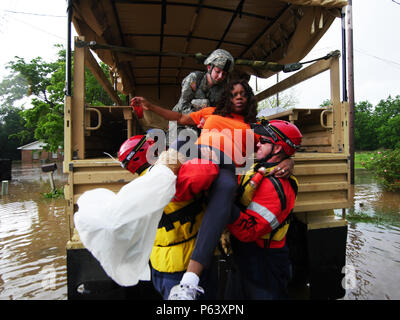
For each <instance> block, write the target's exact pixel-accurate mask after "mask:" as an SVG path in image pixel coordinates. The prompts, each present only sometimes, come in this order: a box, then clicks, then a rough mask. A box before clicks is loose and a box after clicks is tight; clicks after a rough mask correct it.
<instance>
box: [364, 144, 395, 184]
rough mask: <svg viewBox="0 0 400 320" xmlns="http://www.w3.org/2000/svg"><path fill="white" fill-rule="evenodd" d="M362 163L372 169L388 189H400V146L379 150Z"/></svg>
mask: <svg viewBox="0 0 400 320" xmlns="http://www.w3.org/2000/svg"><path fill="white" fill-rule="evenodd" d="M362 165H363V166H364V167H365V168H366V169H368V170H370V171H371V172H372V173H373V174H374V175H375V176H376V177H377V179H378V181H379V183H380V184H381V185H382V186H383V187H384V188H385V189H386V190H388V191H400V148H398V149H395V150H384V151H377V152H375V153H373V154H372V156H370V157H369V158H368V159H366V160H365V161H363V162H362Z"/></svg>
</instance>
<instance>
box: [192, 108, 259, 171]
mask: <svg viewBox="0 0 400 320" xmlns="http://www.w3.org/2000/svg"><path fill="white" fill-rule="evenodd" d="M214 110H215V107H208V108H204V109H201V110H199V111H196V112H192V113H190V114H189V115H190V117H191V118H192V119H193V121H194V122H195V123H196V124H199V123H200V121H201V119H202V118H204V119H205V123H204V126H203V129H202V131H201V135H200V137H199V138H198V139H197V142H196V143H197V144H202V145H208V146H212V147H214V148H216V149H218V150H220V151H222V152H224V153H225V154H226V155H228V156H229V157H230V158H231V159H232V160H233V161H234V162H235V164H236V165H239V166H240V165H243V164H244V163H245V158H244V157H245V156H246V154H247V155H251V154H252V153H253V152H254V146H255V145H256V143H257V141H258V136H257V135H255V134H254V132H253V130H251V128H250V125H249V124H248V123H245V122H244V118H243V116H242V115H239V114H236V113H231V114H230V116H232V117H228V116H226V117H223V116H219V115H214V114H213V112H214ZM246 139H247V141H246ZM247 143H250V145H248V144H247ZM246 147H247V149H248V150H246Z"/></svg>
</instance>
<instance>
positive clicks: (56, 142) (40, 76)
mask: <svg viewBox="0 0 400 320" xmlns="http://www.w3.org/2000/svg"><path fill="white" fill-rule="evenodd" d="M56 47H58V48H59V52H58V55H57V59H56V61H54V62H46V61H43V60H42V58H40V57H37V58H35V59H32V60H31V61H30V62H26V61H25V60H24V59H23V58H20V57H15V60H14V61H10V62H9V63H8V68H10V69H11V70H12V73H13V74H14V76H16V77H21V78H22V79H24V80H25V83H26V84H27V87H26V86H25V87H23V86H22V85H21V87H23V88H25V89H26V88H28V90H27V94H28V95H31V96H33V98H32V101H31V104H32V108H29V109H23V110H21V112H20V115H21V117H22V119H23V121H24V122H25V128H24V129H23V130H20V131H19V132H18V134H17V135H18V137H20V138H22V137H26V136H28V133H29V132H32V131H33V132H34V138H35V139H37V140H42V141H44V142H45V143H47V146H46V147H45V148H46V150H48V151H53V152H55V151H56V150H57V149H58V148H59V147H62V148H63V145H64V89H65V49H64V48H63V47H62V46H61V45H56ZM101 67H102V69H103V71H105V73H106V75H107V74H108V73H107V72H106V70H107V66H106V65H104V64H101ZM85 75H86V102H87V103H88V104H91V105H112V104H113V102H112V100H111V98H110V97H109V96H108V95H107V93H105V91H104V89H103V88H102V87H101V85H100V84H99V83H98V82H97V81H96V80H95V78H94V76H93V75H92V74H91V72H89V71H88V70H86V74H85ZM15 89H16V88H15ZM18 92H20V91H18Z"/></svg>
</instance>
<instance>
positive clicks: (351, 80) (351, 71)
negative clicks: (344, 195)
mask: <svg viewBox="0 0 400 320" xmlns="http://www.w3.org/2000/svg"><path fill="white" fill-rule="evenodd" d="M352 2H353V1H352V0H348V1H347V3H348V5H347V32H348V34H347V39H348V42H347V51H348V55H347V57H348V58H347V59H348V60H347V62H348V63H347V64H348V95H349V106H350V112H349V131H350V132H349V140H350V141H349V144H350V146H349V149H350V150H349V151H350V183H351V184H354V64H353V3H352Z"/></svg>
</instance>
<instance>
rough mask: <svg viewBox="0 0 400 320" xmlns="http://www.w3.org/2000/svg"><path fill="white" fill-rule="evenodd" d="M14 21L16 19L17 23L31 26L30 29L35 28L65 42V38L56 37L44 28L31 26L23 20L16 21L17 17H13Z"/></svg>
mask: <svg viewBox="0 0 400 320" xmlns="http://www.w3.org/2000/svg"><path fill="white" fill-rule="evenodd" d="M12 19H14V20H15V21H18V22H20V23H23V24H26V25H27V26H30V27H32V28H34V29H36V30H39V31H41V32H44V33H47V34H48V35H50V36H53V37H56V38H59V39H62V40H64V41H65V38H63V37H60V36H58V35H56V34H54V33H51V32H48V31H47V30H44V29H42V28H39V27H36V26H34V25H31V24H30V23H27V22H25V21H21V20H19V19H16V18H15V17H12Z"/></svg>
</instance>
